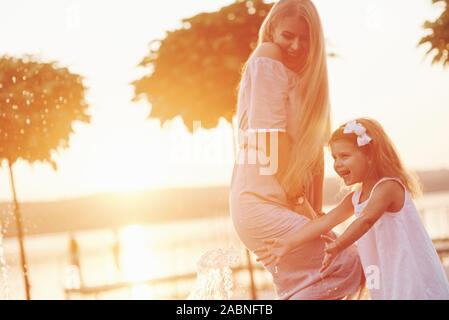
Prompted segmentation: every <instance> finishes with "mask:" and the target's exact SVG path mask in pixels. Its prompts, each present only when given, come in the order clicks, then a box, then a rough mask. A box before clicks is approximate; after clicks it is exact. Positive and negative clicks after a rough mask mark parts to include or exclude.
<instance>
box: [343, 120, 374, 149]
mask: <svg viewBox="0 0 449 320" xmlns="http://www.w3.org/2000/svg"><path fill="white" fill-rule="evenodd" d="M343 133H344V134H350V133H355V134H356V135H357V144H358V146H359V147H363V146H366V145H367V144H368V143H370V142H371V140H373V139H372V138H371V137H370V136H369V135H367V134H366V129H365V127H364V126H363V125H361V124H360V123H358V122H357V121H355V120H354V121H351V122H348V123H347V124H346V126H345V129H344V130H343Z"/></svg>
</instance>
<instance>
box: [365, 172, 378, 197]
mask: <svg viewBox="0 0 449 320" xmlns="http://www.w3.org/2000/svg"><path fill="white" fill-rule="evenodd" d="M380 179H381V178H380V177H378V176H377V175H376V176H372V177H368V178H366V179H365V180H363V181H362V192H361V195H360V199H364V200H365V198H368V197H369V194H370V193H371V190H373V188H374V186H375V185H376V183H377V182H378V181H379V180H380Z"/></svg>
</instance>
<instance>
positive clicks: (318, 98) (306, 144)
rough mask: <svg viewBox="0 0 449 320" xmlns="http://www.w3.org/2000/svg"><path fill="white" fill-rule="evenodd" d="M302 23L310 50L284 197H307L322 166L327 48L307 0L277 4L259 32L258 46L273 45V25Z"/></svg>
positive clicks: (326, 119) (325, 135) (327, 116)
mask: <svg viewBox="0 0 449 320" xmlns="http://www.w3.org/2000/svg"><path fill="white" fill-rule="evenodd" d="M291 16H293V17H298V18H299V19H304V20H305V21H306V23H307V24H308V26H309V33H310V34H309V39H310V46H309V52H308V55H307V61H306V64H305V66H304V68H303V69H302V70H301V71H300V83H299V85H298V86H297V87H296V90H298V91H297V94H295V95H294V96H295V97H297V98H296V101H293V103H294V105H295V106H296V107H295V110H296V113H295V114H293V115H292V116H293V117H294V123H295V124H296V125H295V132H294V137H295V139H294V141H293V146H292V149H291V150H292V152H291V155H290V160H289V162H288V166H287V168H286V170H285V173H284V175H283V177H282V180H281V184H282V186H283V187H284V190H285V191H286V192H287V194H290V195H298V194H300V193H303V192H305V193H306V196H308V197H309V198H310V197H313V195H311V194H310V193H309V191H311V189H310V188H311V185H312V182H313V176H314V175H315V174H320V173H321V170H322V166H323V161H324V156H323V154H324V153H323V149H324V146H325V144H326V143H327V141H328V139H329V136H330V133H331V125H330V101H329V84H328V74H327V62H326V58H327V55H326V48H325V40H324V35H323V29H322V26H321V21H320V17H319V15H318V11H317V9H316V8H315V5H314V4H313V3H312V2H311V1H310V0H280V1H279V2H277V3H276V4H274V5H273V7H272V8H271V10H270V12H269V13H268V15H267V17H266V18H265V20H264V22H263V23H262V26H261V28H260V31H259V42H258V43H259V45H260V44H262V43H264V42H272V41H273V31H274V29H275V26H276V24H277V23H278V22H279V21H280V20H281V19H283V18H284V17H291Z"/></svg>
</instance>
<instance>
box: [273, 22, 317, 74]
mask: <svg viewBox="0 0 449 320" xmlns="http://www.w3.org/2000/svg"><path fill="white" fill-rule="evenodd" d="M273 42H274V43H276V44H277V45H278V46H279V47H280V48H281V49H282V53H283V60H284V64H285V65H286V66H287V67H288V68H289V69H292V70H295V71H299V70H302V69H303V67H304V66H305V64H306V62H307V56H308V53H309V48H310V36H309V26H308V24H307V22H306V21H305V20H304V19H303V18H298V17H286V18H283V19H281V20H280V21H279V22H278V23H277V26H276V27H275V28H274V31H273Z"/></svg>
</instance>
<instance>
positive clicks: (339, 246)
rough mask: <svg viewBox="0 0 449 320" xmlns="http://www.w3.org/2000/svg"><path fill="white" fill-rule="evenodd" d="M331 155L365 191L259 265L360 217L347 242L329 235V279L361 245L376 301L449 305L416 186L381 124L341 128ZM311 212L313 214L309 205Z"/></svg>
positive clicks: (270, 249) (274, 242)
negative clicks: (336, 263)
mask: <svg viewBox="0 0 449 320" xmlns="http://www.w3.org/2000/svg"><path fill="white" fill-rule="evenodd" d="M330 148H331V151H332V157H333V158H334V169H335V171H336V172H337V174H338V175H339V176H340V177H341V178H343V180H344V182H345V184H346V185H348V186H349V185H355V184H360V186H359V188H358V190H357V191H355V192H352V193H350V194H349V195H348V196H346V197H345V198H344V200H342V202H341V203H340V204H339V205H338V206H337V207H336V208H334V209H333V210H332V211H331V212H329V214H327V215H325V216H323V217H321V218H319V219H317V220H315V221H313V223H309V224H308V225H306V226H305V227H304V228H303V229H302V230H301V232H298V234H297V236H296V237H292V238H289V239H282V240H281V239H271V240H266V241H265V243H266V244H267V245H268V246H265V247H262V248H260V249H258V250H257V252H259V253H260V254H261V255H260V256H259V260H260V261H263V262H264V263H265V264H267V265H275V264H276V263H277V262H278V260H279V259H280V257H281V256H283V255H284V254H285V253H286V252H289V251H290V250H292V249H293V248H296V247H298V246H300V245H302V244H304V243H305V242H307V241H310V240H312V239H315V238H317V237H319V236H320V235H322V234H325V233H327V232H329V231H330V230H331V229H332V228H333V227H335V226H337V225H338V224H340V223H342V222H343V221H345V220H346V219H348V218H349V217H350V216H351V215H352V214H353V213H355V217H356V219H355V221H354V222H353V223H352V224H351V225H350V226H349V227H348V228H347V230H346V231H345V232H344V233H343V234H342V235H341V236H340V237H339V238H334V237H330V236H328V235H322V236H321V237H322V239H323V240H324V241H325V242H326V250H325V252H326V255H325V257H324V260H323V263H322V268H321V272H322V274H323V277H324V278H325V277H326V270H327V269H328V267H329V265H330V263H331V262H332V261H333V260H334V259H335V258H336V257H337V256H338V255H339V254H340V253H341V252H342V251H343V250H345V249H346V248H347V247H348V246H350V245H351V244H353V243H354V242H355V241H357V244H358V251H359V255H360V258H361V261H362V265H363V268H364V271H365V276H366V280H367V288H368V289H369V291H370V295H371V298H372V299H449V285H448V282H447V278H446V275H445V272H444V269H443V267H442V265H441V263H440V261H439V259H438V255H437V253H436V251H435V248H434V246H433V244H432V241H431V240H430V238H429V236H428V235H427V233H426V231H425V229H424V226H423V225H422V223H421V221H420V217H419V214H418V211H417V209H416V206H415V204H414V202H413V200H412V197H415V196H417V195H418V194H419V192H420V188H419V186H418V184H417V182H416V180H415V179H414V178H413V177H412V176H411V175H410V174H409V173H407V171H406V170H405V168H404V166H403V164H402V163H401V160H400V158H399V156H398V154H397V152H396V150H395V148H394V146H393V143H392V142H391V140H390V139H389V138H388V136H387V135H386V133H385V132H384V130H383V129H382V127H381V125H380V124H379V123H378V122H376V121H374V120H369V119H357V120H356V121H352V122H349V123H347V124H345V125H343V126H341V127H340V128H339V129H337V130H336V131H335V132H334V133H333V134H332V136H331V139H330ZM301 200H302V201H300V202H302V203H303V210H305V211H311V210H313V209H312V207H311V206H310V204H309V203H308V201H307V200H306V199H301Z"/></svg>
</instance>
